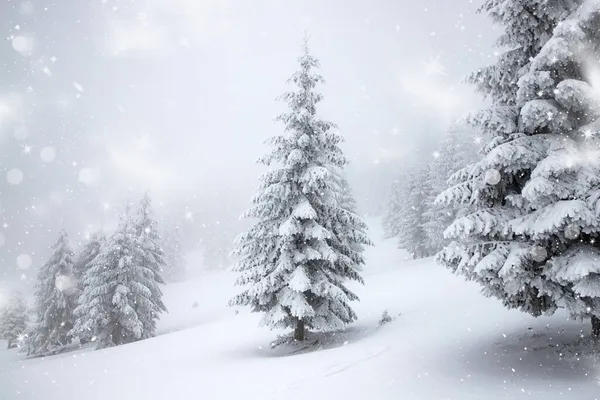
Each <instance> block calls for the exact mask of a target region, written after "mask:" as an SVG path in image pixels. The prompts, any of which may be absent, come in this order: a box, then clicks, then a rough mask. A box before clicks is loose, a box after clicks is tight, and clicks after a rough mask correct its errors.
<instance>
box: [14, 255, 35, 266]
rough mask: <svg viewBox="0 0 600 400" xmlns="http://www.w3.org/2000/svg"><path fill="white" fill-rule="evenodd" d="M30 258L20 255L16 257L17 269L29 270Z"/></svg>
mask: <svg viewBox="0 0 600 400" xmlns="http://www.w3.org/2000/svg"><path fill="white" fill-rule="evenodd" d="M32 262H33V261H32V259H31V256H29V254H20V255H19V256H18V257H17V267H18V268H19V269H29V268H30V267H31V263H32Z"/></svg>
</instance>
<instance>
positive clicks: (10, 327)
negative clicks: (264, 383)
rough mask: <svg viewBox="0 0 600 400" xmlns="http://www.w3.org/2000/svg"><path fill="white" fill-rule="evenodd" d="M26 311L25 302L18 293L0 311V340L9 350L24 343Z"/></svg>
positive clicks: (26, 320)
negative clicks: (3, 341) (6, 343)
mask: <svg viewBox="0 0 600 400" xmlns="http://www.w3.org/2000/svg"><path fill="white" fill-rule="evenodd" d="M28 311H29V310H28V308H27V302H26V301H25V299H24V298H23V296H22V295H21V293H19V292H14V293H13V294H12V296H11V297H10V299H9V300H8V303H7V304H6V305H5V306H4V307H3V308H2V310H0V339H2V340H6V341H7V342H8V348H9V349H12V348H14V347H18V346H20V345H21V344H22V343H24V340H25V331H26V330H27V323H28V320H29V316H28Z"/></svg>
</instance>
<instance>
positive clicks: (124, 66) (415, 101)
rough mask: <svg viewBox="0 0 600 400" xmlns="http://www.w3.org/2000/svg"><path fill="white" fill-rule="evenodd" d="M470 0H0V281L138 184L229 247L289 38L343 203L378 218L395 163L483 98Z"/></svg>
mask: <svg viewBox="0 0 600 400" xmlns="http://www.w3.org/2000/svg"><path fill="white" fill-rule="evenodd" d="M478 4H479V2H474V1H469V0H456V1H455V0H453V1H448V0H440V1H422V2H421V1H416V2H415V1H406V0H396V1H383V0H376V1H375V0H374V1H358V0H352V1H341V0H339V1H331V0H305V1H297V2H290V1H283V0H282V1H269V0H253V1H231V0H171V1H166V0H149V1H113V0H92V1H75V0H61V1H43V0H39V1H33V2H22V1H12V0H2V2H1V4H0V22H1V24H0V26H1V27H2V32H3V36H4V37H5V38H6V40H4V41H2V42H0V56H1V59H0V60H1V62H2V64H1V67H0V163H1V164H0V165H1V171H2V175H3V177H2V179H1V180H0V207H1V208H2V214H0V220H1V221H0V222H1V224H2V226H1V227H0V232H1V234H2V237H0V239H2V240H0V244H1V245H2V246H1V247H0V268H2V276H3V279H4V282H3V283H2V282H1V281H0V284H3V285H5V286H15V287H21V288H25V289H26V288H27V287H28V286H31V280H30V279H31V278H32V277H33V276H34V273H35V269H36V267H37V266H39V265H40V263H41V262H43V259H44V257H47V256H48V253H49V251H48V249H47V246H48V245H49V244H50V243H51V242H52V241H53V240H54V238H55V235H56V232H57V230H58V229H60V228H62V227H64V228H66V229H67V230H68V232H69V233H70V235H71V237H72V240H73V242H74V243H78V242H79V241H81V240H82V239H83V238H84V235H85V234H86V233H89V232H91V231H94V230H96V229H98V228H99V227H100V226H101V225H102V224H104V226H105V228H106V229H110V228H111V226H114V222H115V220H116V217H117V216H118V213H119V212H120V211H121V209H122V203H123V201H124V200H125V199H126V198H129V199H131V200H132V201H137V200H138V199H139V197H141V194H142V193H143V191H144V190H146V189H147V190H149V191H150V192H151V194H152V195H153V198H154V200H155V203H156V204H157V208H158V209H159V213H160V214H161V215H167V214H168V215H171V216H173V217H172V218H177V219H180V220H181V223H182V224H185V226H184V230H185V232H186V233H187V234H188V241H187V242H186V246H187V247H188V248H189V249H192V248H194V247H196V246H197V243H198V242H199V241H200V242H202V243H208V242H209V240H204V241H202V239H203V237H204V236H206V237H209V236H211V237H212V236H214V237H217V236H219V235H221V236H222V239H221V242H223V241H225V242H227V241H229V240H230V236H231V235H232V232H233V234H235V233H236V231H237V230H238V224H239V222H238V216H239V214H240V213H241V212H243V211H244V209H245V208H246V206H247V205H248V201H249V199H250V196H251V195H252V193H253V191H254V188H255V187H256V185H257V178H258V176H259V174H260V173H261V171H262V170H261V168H260V167H259V166H257V165H255V163H254V162H255V160H256V158H257V157H259V156H260V155H262V154H263V153H264V152H265V150H266V149H265V147H264V146H263V145H262V141H263V140H264V139H265V138H266V137H268V136H269V135H272V134H274V133H276V132H278V131H279V130H280V129H282V127H281V126H279V125H277V124H274V123H273V121H272V120H273V118H274V117H275V116H276V115H277V114H278V113H279V112H281V111H282V105H281V104H279V103H277V102H276V101H275V98H276V97H277V96H278V95H280V94H281V93H282V92H283V91H284V90H285V89H286V85H285V81H286V80H287V78H288V77H289V76H290V75H291V74H292V73H293V71H294V70H295V68H296V59H297V57H298V55H299V52H300V46H301V42H302V37H303V36H304V32H305V31H308V32H309V34H310V47H311V50H312V52H313V53H314V54H315V55H316V56H317V57H318V58H319V59H320V61H321V64H322V69H321V72H322V74H323V75H324V77H325V79H326V81H327V85H326V86H324V87H322V88H320V89H321V91H322V92H323V93H324V95H325V101H324V102H323V104H322V107H321V109H320V110H319V113H320V115H322V116H323V117H324V118H326V119H329V120H332V121H334V122H336V123H337V124H338V125H339V129H340V132H341V133H342V135H343V136H344V137H345V138H346V143H345V145H344V148H345V150H346V152H347V155H348V156H349V157H350V159H351V160H352V165H351V167H350V178H351V184H352V185H353V187H354V190H355V193H356V197H357V200H358V202H359V206H361V208H362V210H363V212H372V213H373V212H377V207H376V205H377V201H378V199H379V198H380V197H381V195H382V194H383V193H382V191H383V189H382V188H384V187H386V186H387V185H388V184H389V182H387V181H386V179H387V178H389V176H390V175H391V174H392V173H394V168H393V166H394V165H395V163H397V161H398V160H399V159H401V158H402V157H404V156H405V155H406V154H413V155H414V154H415V153H416V152H419V153H418V154H420V155H421V156H422V157H429V156H430V152H431V151H433V150H434V149H435V145H436V137H439V136H440V135H441V134H442V133H443V130H444V129H445V127H447V126H448V124H449V123H450V122H451V121H452V120H453V119H454V118H456V117H458V116H461V115H462V114H463V113H464V112H466V111H467V110H469V109H471V108H473V107H474V106H476V105H477V104H478V103H480V102H481V100H480V98H479V97H477V96H475V95H474V94H473V93H472V90H471V88H469V87H467V86H465V85H462V84H460V81H461V79H462V78H463V76H464V75H465V74H466V73H468V72H469V71H471V70H473V69H476V68H477V67H479V66H483V65H486V64H488V63H490V62H491V61H492V57H493V55H492V54H493V48H492V44H493V41H494V38H495V37H496V36H497V35H496V33H497V32H495V31H494V30H493V29H492V27H491V25H490V23H489V21H488V20H486V19H485V18H484V17H483V16H481V15H477V14H475V9H476V8H477V6H478ZM15 170H17V171H15ZM19 172H20V173H22V179H19V177H20V176H19ZM9 176H10V177H9ZM19 255H30V256H31V258H32V261H33V262H32V265H31V266H30V267H29V268H26V269H20V268H19V267H18V265H17V258H18V257H19Z"/></svg>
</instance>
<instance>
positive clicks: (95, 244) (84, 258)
mask: <svg viewBox="0 0 600 400" xmlns="http://www.w3.org/2000/svg"><path fill="white" fill-rule="evenodd" d="M105 240H106V238H105V237H104V233H102V232H96V233H93V234H92V235H91V236H90V238H89V240H88V241H87V242H86V243H85V244H84V246H83V249H81V252H80V253H79V254H77V255H76V256H75V261H74V262H73V276H74V277H75V279H76V280H77V284H78V287H79V289H80V290H83V287H82V286H83V285H82V283H83V277H84V275H85V271H87V269H88V268H89V267H90V266H91V264H92V261H93V260H94V258H96V256H97V255H98V253H99V252H100V247H101V246H102V243H104V241H105Z"/></svg>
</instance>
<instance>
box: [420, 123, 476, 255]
mask: <svg viewBox="0 0 600 400" xmlns="http://www.w3.org/2000/svg"><path fill="white" fill-rule="evenodd" d="M476 156H477V152H476V147H475V142H474V141H473V135H472V132H471V131H470V130H468V129H466V127H463V126H462V124H460V123H456V124H454V125H453V126H452V127H451V128H450V129H449V130H448V131H447V132H446V134H445V135H444V137H443V138H442V140H441V142H440V150H439V152H437V153H435V154H434V158H433V161H432V163H431V167H430V168H429V174H428V176H427V178H426V179H427V181H428V182H429V185H430V186H431V191H430V194H429V196H428V198H427V200H426V205H427V210H426V211H425V213H424V219H425V222H424V224H423V228H424V229H425V232H426V234H427V237H428V240H429V243H431V246H432V249H433V251H434V252H436V253H437V252H438V251H440V250H442V249H443V248H444V247H445V246H447V245H448V244H449V243H450V242H449V240H448V239H446V238H444V231H445V230H446V229H447V228H448V227H449V226H450V225H451V224H452V222H454V220H455V219H456V217H457V215H458V213H459V212H462V211H461V207H456V206H454V205H447V204H446V205H444V204H439V203H436V202H435V199H436V197H437V196H438V195H439V194H440V193H441V192H443V191H444V190H445V189H446V187H447V185H448V179H449V178H450V176H451V175H452V174H453V173H454V172H456V171H458V170H460V169H462V168H464V167H466V166H467V165H469V164H470V163H472V162H473V161H475V160H476ZM461 216H462V214H461Z"/></svg>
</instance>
